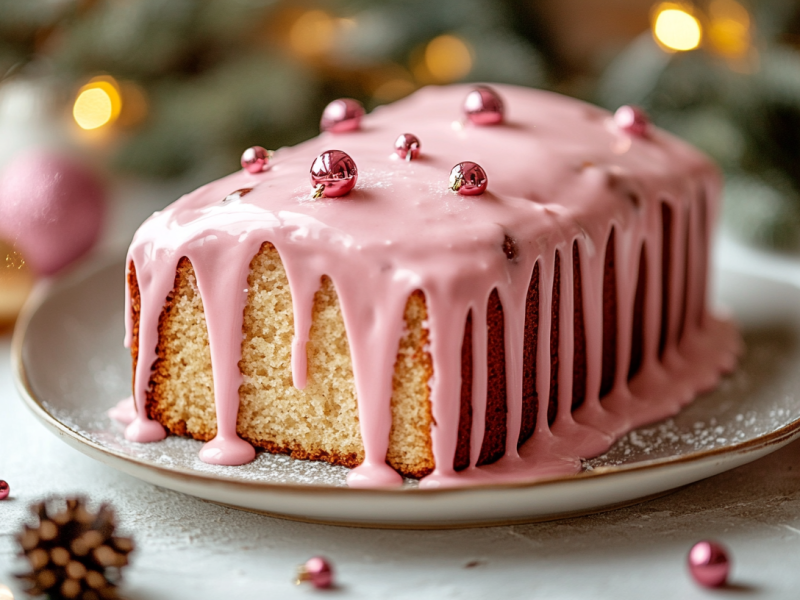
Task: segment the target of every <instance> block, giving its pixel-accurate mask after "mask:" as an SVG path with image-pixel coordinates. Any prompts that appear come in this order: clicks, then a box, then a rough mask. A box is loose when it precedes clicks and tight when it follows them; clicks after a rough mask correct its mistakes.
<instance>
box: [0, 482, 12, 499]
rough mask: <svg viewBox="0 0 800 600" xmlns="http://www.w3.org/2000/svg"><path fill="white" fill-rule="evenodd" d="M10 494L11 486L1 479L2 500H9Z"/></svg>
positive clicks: (0, 494) (0, 496)
mask: <svg viewBox="0 0 800 600" xmlns="http://www.w3.org/2000/svg"><path fill="white" fill-rule="evenodd" d="M10 493H11V486H9V485H8V482H6V481H3V480H2V479H0V500H5V499H6V498H8V495H9V494H10Z"/></svg>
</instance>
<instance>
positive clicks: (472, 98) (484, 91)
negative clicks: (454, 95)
mask: <svg viewBox="0 0 800 600" xmlns="http://www.w3.org/2000/svg"><path fill="white" fill-rule="evenodd" d="M464 113H465V114H466V115H467V118H468V119H469V120H470V121H471V122H472V123H475V125H497V124H498V123H502V122H503V116H504V114H505V107H504V106H503V100H502V99H501V98H500V96H499V95H498V94H497V92H495V91H494V90H493V89H492V88H490V87H488V86H485V85H481V86H478V87H476V88H475V89H474V90H472V91H471V92H470V93H469V94H467V97H466V98H465V99H464Z"/></svg>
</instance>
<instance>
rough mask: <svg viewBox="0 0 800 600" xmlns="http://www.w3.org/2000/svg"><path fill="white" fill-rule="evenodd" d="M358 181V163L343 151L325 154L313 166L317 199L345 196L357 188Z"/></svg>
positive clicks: (313, 182) (312, 178) (312, 174)
mask: <svg viewBox="0 0 800 600" xmlns="http://www.w3.org/2000/svg"><path fill="white" fill-rule="evenodd" d="M356 181H358V169H357V168H356V163H355V162H353V159H352V158H350V156H349V155H348V154H346V153H344V152H342V151H341V150H328V151H327V152H323V153H322V154H320V155H319V156H318V157H317V158H316V160H315V161H314V162H313V164H312V165H311V184H312V185H313V186H314V189H315V194H314V197H315V198H319V197H321V196H325V197H327V198H336V197H338V196H344V195H345V194H346V193H348V192H349V191H350V190H352V189H353V188H354V187H355V185H356Z"/></svg>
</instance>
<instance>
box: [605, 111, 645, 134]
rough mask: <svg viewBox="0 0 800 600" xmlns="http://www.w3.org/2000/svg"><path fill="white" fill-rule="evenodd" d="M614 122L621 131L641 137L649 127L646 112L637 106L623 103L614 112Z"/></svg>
mask: <svg viewBox="0 0 800 600" xmlns="http://www.w3.org/2000/svg"><path fill="white" fill-rule="evenodd" d="M614 123H615V124H616V125H617V127H619V128H620V129H621V130H622V131H624V132H626V133H629V134H631V135H635V136H639V137H643V136H645V135H647V130H648V129H649V128H650V119H649V118H648V117H647V113H646V112H644V111H643V110H642V109H641V108H639V107H638V106H631V105H628V104H626V105H624V106H620V107H619V108H618V109H617V112H615V113H614Z"/></svg>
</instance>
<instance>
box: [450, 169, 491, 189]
mask: <svg viewBox="0 0 800 600" xmlns="http://www.w3.org/2000/svg"><path fill="white" fill-rule="evenodd" d="M487 183H488V179H487V178H486V171H484V170H483V168H482V167H481V166H480V165H479V164H477V163H474V162H469V161H467V162H462V163H458V164H457V165H456V166H455V167H453V169H452V170H451V171H450V189H451V190H452V191H454V192H457V193H459V194H461V195H462V196H477V195H478V194H482V193H483V192H485V191H486V185H487Z"/></svg>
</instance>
